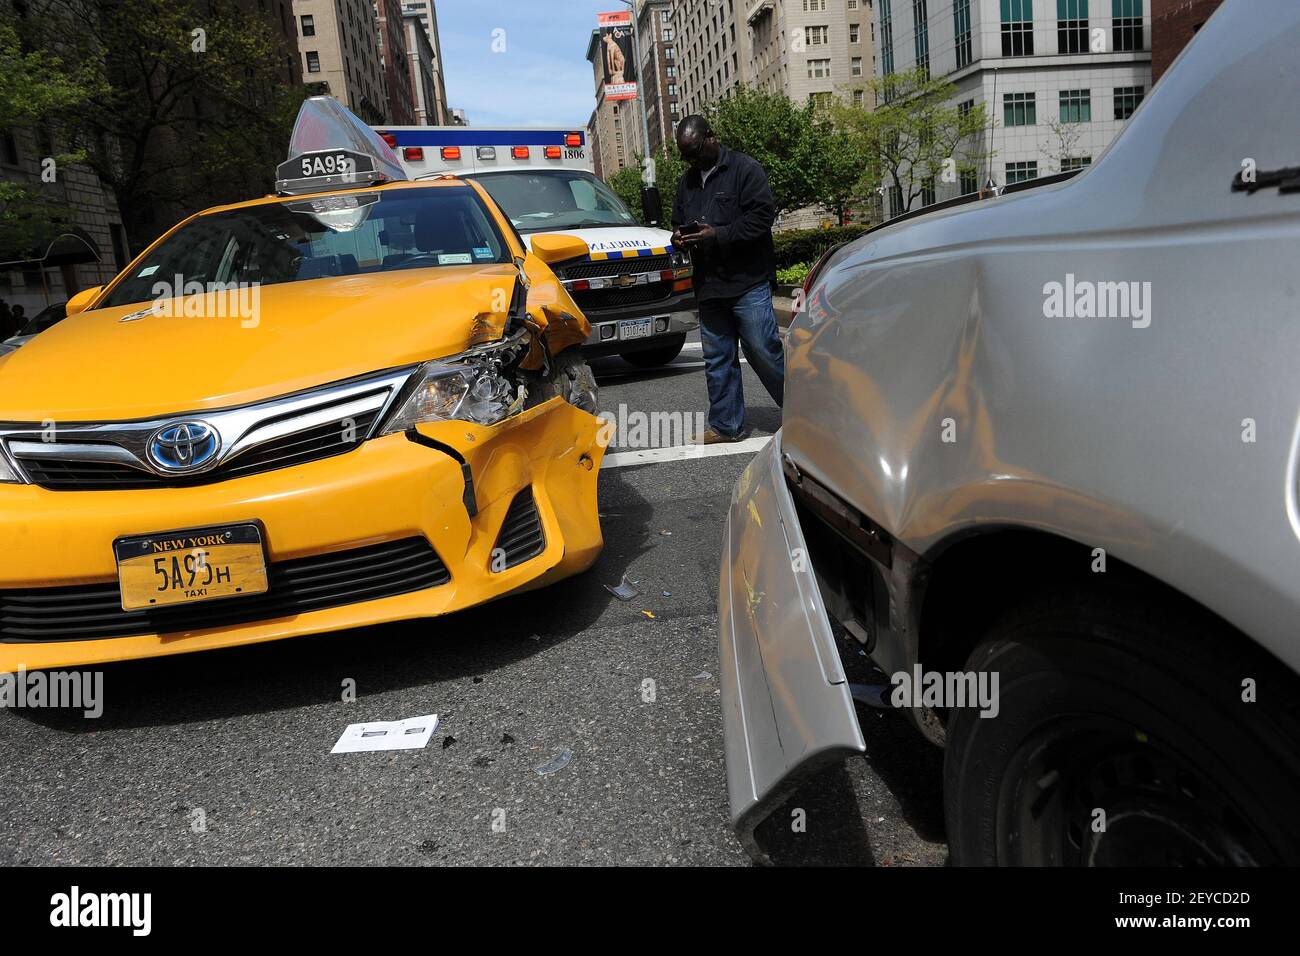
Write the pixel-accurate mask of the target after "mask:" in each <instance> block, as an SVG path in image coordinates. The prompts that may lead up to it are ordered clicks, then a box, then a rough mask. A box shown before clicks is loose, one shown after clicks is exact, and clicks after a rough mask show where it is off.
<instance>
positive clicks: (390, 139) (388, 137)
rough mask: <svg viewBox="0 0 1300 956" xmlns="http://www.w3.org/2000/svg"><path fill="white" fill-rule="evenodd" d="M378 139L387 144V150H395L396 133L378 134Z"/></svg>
mask: <svg viewBox="0 0 1300 956" xmlns="http://www.w3.org/2000/svg"><path fill="white" fill-rule="evenodd" d="M379 138H380V139H382V140H383V141H384V142H385V143H387V144H388V148H389V149H397V134H396V133H380V134H379Z"/></svg>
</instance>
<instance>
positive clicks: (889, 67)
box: [880, 0, 894, 76]
mask: <svg viewBox="0 0 1300 956" xmlns="http://www.w3.org/2000/svg"><path fill="white" fill-rule="evenodd" d="M892 5H893V3H892V0H880V72H881V75H883V76H889V75H890V74H892V73H893V72H894V15H893V11H892V10H891V9H890V7H891V6H892Z"/></svg>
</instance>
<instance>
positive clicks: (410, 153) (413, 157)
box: [402, 146, 424, 163]
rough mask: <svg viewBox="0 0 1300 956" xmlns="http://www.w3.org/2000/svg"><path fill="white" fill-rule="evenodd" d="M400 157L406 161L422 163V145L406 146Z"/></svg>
mask: <svg viewBox="0 0 1300 956" xmlns="http://www.w3.org/2000/svg"><path fill="white" fill-rule="evenodd" d="M402 158H403V159H405V160H406V161H407V162H408V163H422V162H424V147H423V146H407V147H406V148H405V149H403V150H402Z"/></svg>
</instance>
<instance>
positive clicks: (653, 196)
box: [641, 185, 664, 226]
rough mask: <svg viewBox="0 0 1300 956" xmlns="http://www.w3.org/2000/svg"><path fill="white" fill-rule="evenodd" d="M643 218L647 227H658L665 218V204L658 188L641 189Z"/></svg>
mask: <svg viewBox="0 0 1300 956" xmlns="http://www.w3.org/2000/svg"><path fill="white" fill-rule="evenodd" d="M641 218H642V219H643V220H645V224H646V225H647V226H657V225H659V223H661V222H662V221H663V218H664V203H663V200H662V199H661V198H660V197H659V187H658V186H645V185H643V186H642V187H641Z"/></svg>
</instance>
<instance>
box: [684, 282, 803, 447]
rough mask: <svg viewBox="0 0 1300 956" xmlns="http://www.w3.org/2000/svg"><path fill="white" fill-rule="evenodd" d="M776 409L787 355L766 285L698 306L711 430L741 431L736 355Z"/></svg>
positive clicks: (742, 413)
mask: <svg viewBox="0 0 1300 956" xmlns="http://www.w3.org/2000/svg"><path fill="white" fill-rule="evenodd" d="M737 340H739V343H741V344H743V345H744V347H745V358H747V359H748V360H749V367H750V368H752V369H753V370H754V371H755V373H757V375H758V380H759V381H760V382H762V383H763V387H764V388H766V389H767V393H768V394H769V395H771V396H772V400H773V401H774V402H776V404H777V405H780V404H781V403H782V399H783V397H784V395H785V353H784V351H783V350H782V348H781V334H780V332H778V331H777V326H776V312H775V311H774V310H773V308H772V288H771V286H769V285H768V284H767V283H766V282H764V283H762V284H761V285H757V286H755V287H754V288H752V289H750V290H749V291H748V292H746V293H745V294H744V295H742V296H740V297H739V298H737V299H715V300H713V301H711V302H701V303H700V341H701V344H702V345H703V351H704V378H705V382H706V383H707V385H708V389H709V427H710V428H712V429H713V430H714V431H715V432H718V433H719V434H722V435H727V436H732V435H738V434H740V432H742V431H743V430H744V428H745V393H744V388H743V386H742V385H741V381H740V350H739V349H738V348H737V347H736V346H737Z"/></svg>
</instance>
